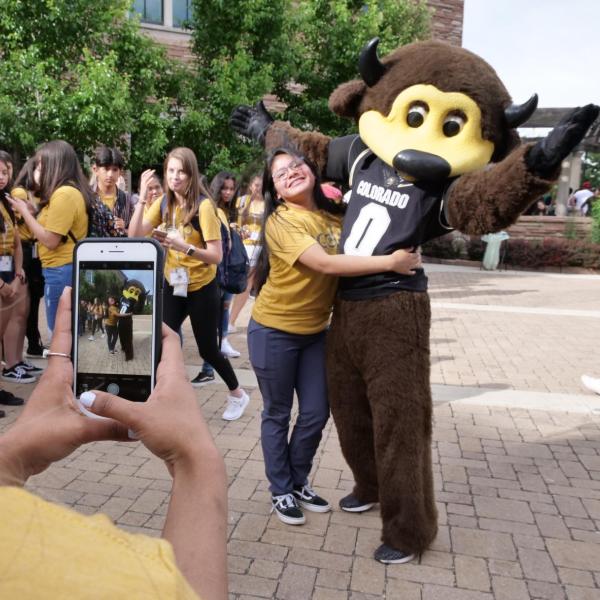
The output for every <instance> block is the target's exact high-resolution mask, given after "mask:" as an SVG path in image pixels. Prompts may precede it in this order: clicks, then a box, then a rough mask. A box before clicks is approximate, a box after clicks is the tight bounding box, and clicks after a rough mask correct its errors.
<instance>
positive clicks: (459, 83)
mask: <svg viewBox="0 0 600 600" xmlns="http://www.w3.org/2000/svg"><path fill="white" fill-rule="evenodd" d="M377 44H378V40H377V39H374V40H372V41H371V42H369V43H368V44H367V45H366V46H365V47H364V49H363V51H362V53H361V55H360V58H359V71H360V74H361V78H360V79H356V80H353V81H349V82H346V83H343V84H341V85H340V86H339V87H338V88H337V89H336V90H335V91H334V92H333V93H332V94H331V96H330V98H329V107H330V109H331V110H332V111H333V112H334V113H336V114H338V115H340V116H343V117H348V118H351V119H354V120H355V121H356V123H357V125H358V135H349V136H345V137H341V138H329V137H327V136H325V135H323V134H321V133H319V132H302V131H299V130H298V129H295V128H293V127H292V126H291V125H289V124H288V123H284V122H280V121H274V120H273V118H272V117H271V116H270V115H269V113H268V112H267V111H266V110H265V108H264V106H263V104H262V102H259V103H258V104H257V105H256V106H255V107H248V106H241V107H238V108H237V109H236V110H235V111H234V112H233V114H232V118H231V124H232V127H233V128H234V129H235V130H236V131H237V132H238V133H241V134H242V135H244V136H247V137H250V138H252V139H253V140H255V141H257V142H259V143H262V144H264V145H265V146H266V148H267V149H268V148H272V147H276V146H282V145H288V146H290V147H292V148H294V149H295V150H296V152H300V153H301V154H303V155H304V156H305V157H307V158H309V159H310V160H312V161H313V162H314V163H316V164H317V165H318V166H319V168H320V170H321V172H322V175H323V179H324V180H325V181H336V182H340V183H342V184H343V185H345V186H348V187H349V188H350V190H351V195H350V201H349V204H348V208H347V212H346V216H345V219H344V225H343V231H342V238H341V241H340V252H344V253H345V254H350V255H363V256H364V255H372V254H374V255H383V254H389V253H391V252H392V251H394V250H397V249H399V248H411V247H418V246H420V245H421V244H423V243H424V242H426V241H428V240H430V239H432V238H435V237H438V236H440V235H443V234H445V233H447V232H449V231H451V230H452V229H458V230H460V231H462V232H464V233H467V234H474V235H481V234H485V233H490V232H494V231H499V230H501V229H504V228H506V227H508V226H509V225H511V224H512V223H514V222H515V221H516V219H517V218H518V217H519V215H520V213H521V212H522V211H523V210H524V209H525V208H526V207H527V206H529V205H530V204H531V203H532V201H533V200H535V199H536V198H537V197H538V196H540V195H542V194H543V193H545V192H546V191H547V190H548V189H549V188H550V186H551V185H552V184H553V182H554V181H555V180H556V178H557V177H558V174H559V171H560V166H561V162H562V160H563V159H564V158H565V157H566V156H567V155H568V154H569V153H570V152H571V151H572V150H573V149H574V148H575V147H576V146H577V144H578V143H579V142H580V141H581V140H582V139H583V137H584V135H585V133H586V131H587V129H588V128H589V126H590V125H591V124H592V122H593V121H594V120H595V119H596V118H597V116H598V110H599V109H598V107H597V106H594V105H587V106H584V107H583V108H577V109H575V110H573V111H572V112H571V113H570V114H568V115H567V116H566V117H565V118H564V119H563V120H562V121H561V122H560V123H559V124H558V125H557V127H555V128H554V129H553V130H552V131H551V132H550V133H549V135H548V136H547V137H546V138H545V139H542V140H541V141H539V142H537V143H536V144H520V141H519V137H518V135H517V133H516V131H515V129H516V128H517V127H518V126H519V125H522V124H523V123H524V122H525V121H527V119H528V118H529V117H530V116H531V114H532V113H533V111H534V110H535V108H536V105H537V96H535V95H534V96H532V97H531V98H530V99H529V100H527V101H526V102H524V103H523V104H514V103H513V102H512V100H511V98H510V96H509V94H508V92H507V91H506V88H505V87H504V85H503V84H502V82H501V81H500V79H499V78H498V76H497V75H496V72H495V71H494V70H493V69H492V67H490V65H488V64H487V63H486V62H485V61H484V60H483V59H481V58H480V57H478V56H476V55H475V54H473V53H471V52H469V51H467V50H464V49H463V48H457V47H455V46H450V45H448V44H445V43H442V42H435V41H428V42H418V43H415V44H410V45H407V46H404V47H401V48H398V49H396V50H395V51H394V52H392V53H391V54H389V55H388V56H386V57H385V58H383V59H382V60H380V59H379V57H378V56H377ZM429 328H430V307H429V298H428V295H427V278H426V276H425V274H424V272H423V270H422V269H421V270H418V271H417V273H416V274H415V275H414V276H403V275H398V274H397V273H379V274H377V275H369V276H365V277H349V278H340V284H339V292H338V298H337V300H336V303H335V306H334V311H333V318H332V324H331V329H330V332H329V338H328V350H327V352H328V356H327V370H328V380H329V381H328V383H329V385H328V387H329V391H330V404H331V411H332V414H333V417H334V420H335V423H336V426H337V429H338V433H339V439H340V444H341V448H342V452H343V454H344V457H345V459H346V460H347V462H348V464H349V465H350V468H351V469H352V473H353V475H354V478H355V482H356V483H355V487H354V489H353V491H352V493H351V494H349V495H348V496H346V497H345V498H342V500H341V501H340V507H341V508H342V509H344V510H347V511H353V512H360V511H362V510H368V509H369V508H371V506H372V505H373V503H375V502H379V503H380V508H381V517H382V521H383V531H382V537H381V539H382V542H383V543H382V545H381V546H380V547H379V548H378V549H377V550H376V551H375V558H376V559H377V560H379V561H380V562H384V563H402V562H407V561H408V560H411V558H413V556H414V555H416V554H419V553H421V552H423V550H425V549H426V548H427V547H428V546H429V544H430V543H431V542H432V540H433V539H434V538H435V535H436V532H437V513H436V508H435V503H434V494H433V476H432V468H431V432H432V422H431V419H432V402H431V390H430V382H429Z"/></svg>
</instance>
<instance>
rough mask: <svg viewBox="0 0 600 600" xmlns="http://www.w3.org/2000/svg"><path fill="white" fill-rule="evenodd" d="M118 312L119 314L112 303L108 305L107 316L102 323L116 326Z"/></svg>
mask: <svg viewBox="0 0 600 600" xmlns="http://www.w3.org/2000/svg"><path fill="white" fill-rule="evenodd" d="M118 314H119V309H118V308H117V307H116V306H115V305H114V304H113V305H111V306H109V307H108V317H106V320H105V321H104V323H105V324H106V325H108V326H109V327H116V326H117V322H118V319H119V317H117V315H118Z"/></svg>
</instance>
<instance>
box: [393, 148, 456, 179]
mask: <svg viewBox="0 0 600 600" xmlns="http://www.w3.org/2000/svg"><path fill="white" fill-rule="evenodd" d="M393 163H394V168H395V169H396V170H397V171H398V172H400V173H401V174H404V175H408V176H409V177H411V178H412V179H414V180H415V181H438V180H442V179H447V178H448V177H449V176H450V171H451V170H452V168H451V167H450V164H449V163H448V162H447V161H446V160H444V159H443V158H442V157H441V156H437V155H435V154H430V153H429V152H421V151H420V150H402V152H398V154H396V156H394V160H393Z"/></svg>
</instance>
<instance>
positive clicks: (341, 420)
mask: <svg viewBox="0 0 600 600" xmlns="http://www.w3.org/2000/svg"><path fill="white" fill-rule="evenodd" d="M339 304H340V302H339V301H338V303H337V304H336V308H335V309H334V311H333V319H332V321H331V327H330V329H329V333H328V335H327V388H328V394H329V405H330V407H331V414H332V416H333V419H334V421H335V426H336V428H337V431H338V436H339V440H340V446H341V448H342V454H343V455H344V458H345V460H346V462H347V463H348V466H349V467H350V469H351V470H352V474H353V476H354V481H355V486H354V490H353V492H352V493H353V494H354V495H355V496H356V497H357V498H358V499H360V500H361V501H363V502H378V501H379V488H378V484H377V468H376V464H375V445H374V443H373V419H372V415H371V407H370V406H369V402H368V400H367V389H366V386H365V383H364V381H363V380H362V377H361V375H360V373H359V371H358V370H357V368H356V366H355V365H354V364H353V362H352V360H350V358H349V349H348V347H347V343H346V342H347V340H346V336H345V333H346V332H345V330H344V327H343V325H342V323H341V321H342V319H341V318H338V314H339V312H341V309H340V310H339V311H338V305H339ZM348 343H350V344H351V343H352V340H351V339H349V340H348Z"/></svg>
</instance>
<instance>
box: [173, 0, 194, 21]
mask: <svg viewBox="0 0 600 600" xmlns="http://www.w3.org/2000/svg"><path fill="white" fill-rule="evenodd" d="M191 18H192V0H173V27H183V26H185V23H186V21H189V20H190V19H191Z"/></svg>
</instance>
